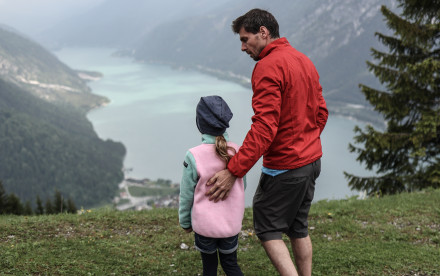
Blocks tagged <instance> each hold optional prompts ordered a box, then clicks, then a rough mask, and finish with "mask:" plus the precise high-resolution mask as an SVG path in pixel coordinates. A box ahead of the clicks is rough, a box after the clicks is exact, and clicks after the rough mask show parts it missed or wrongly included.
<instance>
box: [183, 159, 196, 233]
mask: <svg viewBox="0 0 440 276" xmlns="http://www.w3.org/2000/svg"><path fill="white" fill-rule="evenodd" d="M197 180H198V175H197V168H196V161H195V159H194V156H193V155H192V153H191V152H189V151H188V152H187V153H186V156H185V161H184V163H183V175H182V181H181V182H180V195H179V223H180V226H182V227H183V228H189V227H191V210H192V206H193V201H194V190H195V187H196V185H197Z"/></svg>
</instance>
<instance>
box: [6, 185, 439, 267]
mask: <svg viewBox="0 0 440 276" xmlns="http://www.w3.org/2000/svg"><path fill="white" fill-rule="evenodd" d="M439 201H440V190H428V191H425V192H421V193H413V194H401V195H397V196H386V197H383V198H370V199H367V200H355V199H347V200H341V201H329V202H326V201H321V202H317V203H315V204H314V205H313V206H312V210H311V213H310V224H309V227H310V235H311V238H312V241H313V245H314V263H313V269H314V275H440V261H439V260H440V204H439ZM240 236H241V239H240V248H239V263H240V265H241V267H242V270H243V271H244V273H245V274H246V275H276V273H275V271H274V270H273V268H272V265H271V264H270V262H269V260H268V258H267V257H266V255H265V253H264V251H263V249H262V247H261V246H260V244H259V242H258V239H257V238H256V237H255V235H253V233H252V210H251V209H247V210H246V213H245V219H244V224H243V232H242V233H241V235H240ZM181 243H185V244H187V245H190V249H188V250H182V249H181V248H180V245H181ZM192 244H193V236H192V235H191V234H186V233H184V232H183V231H182V230H181V229H180V227H179V226H178V218H177V211H176V210H175V209H156V210H152V211H142V212H132V211H129V212H116V211H110V210H92V211H89V212H87V211H86V212H84V213H83V214H81V215H53V216H34V217H15V216H1V217H0V252H1V253H0V255H1V258H0V274H1V275H3V274H5V275H7V274H14V275H15V274H17V275H24V274H34V275H38V274H41V275H45V274H48V275H197V274H198V273H200V272H201V262H200V258H199V254H198V252H197V251H195V250H194V249H193V248H192ZM220 275H223V274H220Z"/></svg>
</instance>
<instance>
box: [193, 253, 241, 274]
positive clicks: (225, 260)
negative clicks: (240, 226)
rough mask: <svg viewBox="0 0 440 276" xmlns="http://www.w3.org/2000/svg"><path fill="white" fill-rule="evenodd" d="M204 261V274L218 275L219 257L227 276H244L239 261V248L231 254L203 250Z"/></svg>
mask: <svg viewBox="0 0 440 276" xmlns="http://www.w3.org/2000/svg"><path fill="white" fill-rule="evenodd" d="M201 255H202V263H203V276H211V275H217V267H218V259H219V257H220V264H221V266H222V268H223V271H224V272H225V273H226V275H227V276H242V275H243V272H241V269H240V266H239V265H238V263H237V250H236V251H234V252H232V253H230V254H223V253H221V252H218V255H219V256H217V251H216V252H215V253H213V254H207V253H203V252H201Z"/></svg>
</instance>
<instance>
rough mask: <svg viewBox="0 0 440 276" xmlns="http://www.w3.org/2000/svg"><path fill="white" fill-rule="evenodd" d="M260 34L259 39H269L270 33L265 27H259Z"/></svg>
mask: <svg viewBox="0 0 440 276" xmlns="http://www.w3.org/2000/svg"><path fill="white" fill-rule="evenodd" d="M260 33H261V37H262V38H264V39H266V38H270V32H269V30H268V29H267V28H266V27H264V26H261V27H260Z"/></svg>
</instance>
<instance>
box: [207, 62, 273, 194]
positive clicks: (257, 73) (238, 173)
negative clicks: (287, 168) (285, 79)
mask: <svg viewBox="0 0 440 276" xmlns="http://www.w3.org/2000/svg"><path fill="white" fill-rule="evenodd" d="M258 65H259V64H257V66H256V67H255V70H254V72H253V76H252V82H253V85H252V89H253V91H254V94H253V96H252V108H253V110H254V116H252V125H251V129H250V130H249V132H248V133H247V135H246V137H245V139H244V141H243V145H242V146H241V147H240V149H239V151H238V152H237V154H235V155H234V156H233V157H232V158H231V160H230V161H229V164H228V167H227V170H223V171H220V172H218V173H217V174H215V175H214V177H212V178H211V179H210V180H209V181H208V183H207V184H206V185H208V186H209V185H213V186H212V188H211V189H210V190H209V191H208V192H207V193H206V195H207V196H209V197H210V198H209V199H210V200H214V201H215V202H217V201H219V200H225V199H226V198H227V197H228V195H229V190H230V189H231V188H232V185H233V184H234V182H235V179H236V178H237V177H244V175H246V173H247V172H248V171H249V170H250V169H251V168H252V167H253V166H254V164H255V163H256V162H257V161H258V159H260V157H261V156H262V155H263V154H264V152H266V150H267V149H268V148H269V147H270V145H271V144H272V141H273V139H274V138H275V135H276V133H277V131H278V124H279V120H280V114H281V89H280V87H279V83H280V81H278V80H277V79H278V75H277V73H276V71H277V69H276V66H275V65H273V66H274V67H273V68H272V67H271V68H267V66H258ZM263 68H265V69H266V70H264V69H263ZM268 72H270V73H268Z"/></svg>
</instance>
